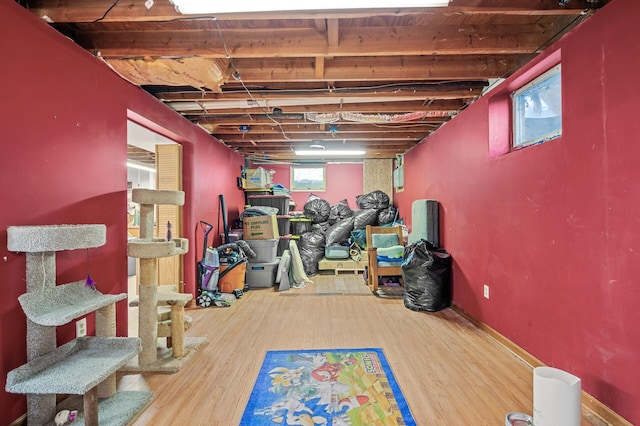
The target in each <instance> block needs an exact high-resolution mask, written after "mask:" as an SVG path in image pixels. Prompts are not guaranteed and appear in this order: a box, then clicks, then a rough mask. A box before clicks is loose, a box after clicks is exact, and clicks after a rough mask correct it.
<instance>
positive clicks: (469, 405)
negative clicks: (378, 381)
mask: <svg viewBox="0 0 640 426" xmlns="http://www.w3.org/2000/svg"><path fill="white" fill-rule="evenodd" d="M186 314H187V315H190V316H192V317H193V320H194V325H193V327H192V328H191V329H190V330H188V331H187V335H188V336H206V337H207V339H208V341H209V344H208V345H207V346H206V347H204V348H202V349H200V350H199V351H198V352H196V353H195V354H193V355H192V357H191V358H190V359H189V360H188V361H187V362H186V364H185V366H184V367H183V368H182V369H181V370H180V371H179V372H178V373H175V374H171V375H163V374H128V375H121V376H120V378H119V384H118V386H119V389H121V390H124V389H140V388H145V389H146V388H148V389H151V390H152V391H153V394H154V397H153V401H152V403H151V405H150V406H149V407H148V408H147V409H146V410H145V411H144V412H143V413H142V414H141V415H140V416H139V418H138V419H137V420H136V421H135V423H134V425H138V426H141V425H154V426H157V425H194V426H197V425H222V426H229V425H237V424H238V423H239V421H240V418H241V417H242V413H243V411H244V407H245V404H246V403H247V401H248V399H249V395H250V393H251V390H252V387H253V384H254V381H255V379H256V377H257V375H258V371H259V370H260V366H261V365H262V361H263V358H264V355H265V353H266V351H267V350H279V349H323V348H327V349H330V348H364V347H378V348H382V349H383V350H384V353H385V355H386V358H387V360H388V361H389V364H390V366H391V368H392V370H393V373H394V375H395V377H396V380H397V382H398V384H399V386H400V388H401V389H402V392H403V393H404V396H405V398H406V400H407V403H408V405H409V407H410V409H411V412H412V413H413V416H414V418H415V420H416V423H417V424H418V425H487V426H488V425H493V426H498V425H504V418H505V415H506V413H508V412H511V411H518V412H524V413H529V414H530V413H531V412H532V368H531V367H530V366H529V365H528V364H526V363H525V362H524V361H522V360H521V359H520V358H518V357H517V356H515V355H514V354H513V353H512V352H510V351H508V350H507V349H506V348H505V347H503V346H501V345H500V344H498V343H497V342H496V341H495V340H493V339H491V338H490V337H489V336H488V335H487V334H486V333H485V332H483V331H481V330H480V329H478V328H477V327H475V326H474V325H472V324H471V323H470V322H469V321H467V320H466V319H465V318H463V317H461V316H460V315H459V314H458V313H456V312H454V311H453V310H451V309H446V310H444V311H440V312H437V313H421V312H414V311H411V310H409V309H407V308H405V307H404V304H403V301H402V299H382V298H378V297H375V296H373V295H372V294H371V293H370V291H369V290H368V288H367V286H366V285H365V283H364V281H363V280H362V277H360V276H357V275H344V274H341V275H338V276H334V275H318V276H316V277H315V278H314V283H313V284H310V285H308V286H307V287H306V288H303V289H292V290H289V291H287V292H282V293H278V292H277V291H275V290H274V289H256V290H251V291H248V292H247V293H245V295H244V296H243V297H242V298H241V299H240V300H238V301H237V302H236V303H235V305H234V306H232V307H229V308H206V309H204V308H198V307H194V308H193V309H188V311H187V313H186ZM583 411H584V410H583ZM602 424H604V423H602V422H599V421H597V420H596V419H593V418H592V416H590V415H589V414H588V413H586V414H585V415H584V418H583V422H582V425H602Z"/></svg>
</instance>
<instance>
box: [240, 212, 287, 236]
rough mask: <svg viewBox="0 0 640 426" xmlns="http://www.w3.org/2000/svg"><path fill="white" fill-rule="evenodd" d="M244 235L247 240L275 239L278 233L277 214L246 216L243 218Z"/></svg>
mask: <svg viewBox="0 0 640 426" xmlns="http://www.w3.org/2000/svg"><path fill="white" fill-rule="evenodd" d="M242 227H243V232H242V233H243V237H244V239H245V240H274V239H278V238H280V234H278V219H277V218H276V215H274V214H272V215H271V216H255V217H245V218H244V219H242Z"/></svg>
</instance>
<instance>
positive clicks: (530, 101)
mask: <svg viewBox="0 0 640 426" xmlns="http://www.w3.org/2000/svg"><path fill="white" fill-rule="evenodd" d="M511 103H512V117H513V145H512V148H513V149H514V150H515V149H519V148H524V147H526V146H530V145H535V144H539V143H542V142H546V141H549V140H553V139H556V138H558V137H560V136H561V135H562V79H561V67H560V64H558V65H556V66H555V67H553V68H551V69H550V70H548V71H547V72H545V73H544V74H542V75H540V76H539V77H538V78H536V79H535V80H533V81H531V82H530V83H528V84H526V85H525V86H523V87H521V88H520V89H518V90H516V91H515V92H512V93H511Z"/></svg>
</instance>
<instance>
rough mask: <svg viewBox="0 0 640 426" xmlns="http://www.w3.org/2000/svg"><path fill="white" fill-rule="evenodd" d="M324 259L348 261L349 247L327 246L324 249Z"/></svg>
mask: <svg viewBox="0 0 640 426" xmlns="http://www.w3.org/2000/svg"><path fill="white" fill-rule="evenodd" d="M324 257H326V258H327V259H348V258H349V247H348V246H326V247H325V248H324Z"/></svg>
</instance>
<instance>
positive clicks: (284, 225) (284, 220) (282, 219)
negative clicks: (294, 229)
mask: <svg viewBox="0 0 640 426" xmlns="http://www.w3.org/2000/svg"><path fill="white" fill-rule="evenodd" d="M277 219H278V233H279V234H280V235H281V236H282V235H289V234H290V233H291V224H290V223H289V219H290V218H289V216H277Z"/></svg>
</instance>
